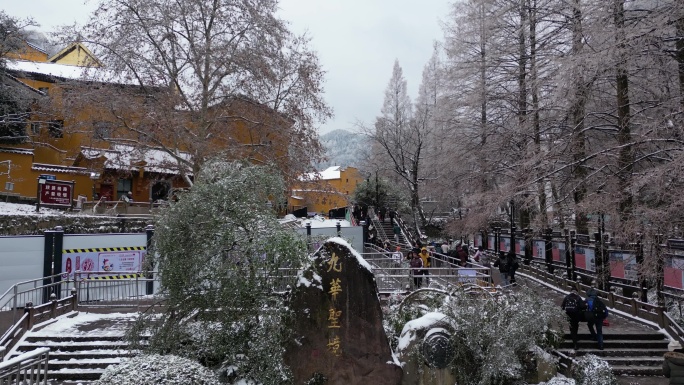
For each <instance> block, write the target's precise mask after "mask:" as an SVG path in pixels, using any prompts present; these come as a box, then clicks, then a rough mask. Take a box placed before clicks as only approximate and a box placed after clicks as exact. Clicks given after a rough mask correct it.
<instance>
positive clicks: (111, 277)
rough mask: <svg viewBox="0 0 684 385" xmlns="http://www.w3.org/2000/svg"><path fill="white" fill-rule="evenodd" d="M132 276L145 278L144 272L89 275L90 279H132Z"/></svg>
mask: <svg viewBox="0 0 684 385" xmlns="http://www.w3.org/2000/svg"><path fill="white" fill-rule="evenodd" d="M132 278H145V274H143V273H137V274H119V275H97V276H94V277H89V278H87V279H90V280H109V279H112V280H113V279H132Z"/></svg>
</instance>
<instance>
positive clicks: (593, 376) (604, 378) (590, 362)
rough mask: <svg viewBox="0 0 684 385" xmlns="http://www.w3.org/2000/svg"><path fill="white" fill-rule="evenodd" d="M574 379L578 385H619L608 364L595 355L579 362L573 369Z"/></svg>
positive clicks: (584, 357)
mask: <svg viewBox="0 0 684 385" xmlns="http://www.w3.org/2000/svg"><path fill="white" fill-rule="evenodd" d="M572 377H573V378H574V379H575V380H577V385H617V383H618V382H617V378H615V375H614V374H613V372H612V370H611V369H610V365H608V363H607V362H606V361H604V360H602V359H600V358H598V357H597V356H595V355H593V354H587V355H586V356H583V357H581V358H579V359H578V360H577V364H576V365H575V366H573V368H572Z"/></svg>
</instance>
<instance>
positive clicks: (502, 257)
mask: <svg viewBox="0 0 684 385" xmlns="http://www.w3.org/2000/svg"><path fill="white" fill-rule="evenodd" d="M493 266H494V267H498V268H499V277H500V278H501V283H500V285H501V286H508V285H510V284H511V283H510V282H508V261H507V260H506V254H504V252H503V251H500V252H499V259H497V260H496V261H494V265H493Z"/></svg>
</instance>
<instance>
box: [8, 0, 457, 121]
mask: <svg viewBox="0 0 684 385" xmlns="http://www.w3.org/2000/svg"><path fill="white" fill-rule="evenodd" d="M452 2H453V0H422V1H419V0H280V7H281V17H282V18H283V19H285V20H288V21H290V23H291V27H292V30H293V31H294V32H296V33H302V32H305V31H308V34H309V35H310V36H311V38H312V46H313V48H314V49H315V50H316V51H317V52H318V54H319V58H320V60H321V64H322V66H323V68H324V70H325V71H326V72H327V74H326V85H325V90H326V95H325V97H326V100H327V102H328V104H329V105H330V106H331V107H332V108H333V109H334V111H335V117H334V118H333V119H332V120H330V121H328V122H327V123H326V124H325V125H323V126H322V127H321V129H320V133H326V132H329V131H332V130H335V129H345V130H350V131H354V130H355V127H354V126H355V123H356V122H357V121H361V122H363V123H366V124H372V122H373V121H374V119H375V117H376V116H377V115H378V114H379V113H380V108H381V107H382V101H383V98H384V91H385V88H386V86H387V82H388V81H389V79H390V76H391V75H392V66H393V65H394V60H395V59H398V60H399V64H400V65H401V66H402V68H403V70H404V77H405V78H406V80H407V82H408V87H409V93H410V94H411V97H412V98H414V97H415V96H416V93H417V90H418V86H419V84H420V79H421V74H422V71H423V66H424V65H425V63H426V62H427V61H428V59H429V58H430V55H431V54H432V47H433V42H434V41H435V40H441V39H442V29H441V21H444V20H446V18H447V15H448V12H449V8H450V7H449V4H450V3H452ZM95 3H96V2H95V1H94V0H88V1H86V0H25V1H19V0H0V5H1V7H0V9H2V10H4V12H5V13H7V14H8V15H10V16H14V17H20V18H23V17H27V16H31V17H33V18H34V19H35V20H36V21H37V22H38V23H39V24H40V25H41V28H40V29H41V30H42V31H45V32H49V31H51V30H52V29H53V28H54V27H55V26H57V25H60V24H72V23H74V22H77V23H84V22H85V21H86V20H87V18H88V15H89V13H90V12H91V11H92V10H93V9H94V6H95Z"/></svg>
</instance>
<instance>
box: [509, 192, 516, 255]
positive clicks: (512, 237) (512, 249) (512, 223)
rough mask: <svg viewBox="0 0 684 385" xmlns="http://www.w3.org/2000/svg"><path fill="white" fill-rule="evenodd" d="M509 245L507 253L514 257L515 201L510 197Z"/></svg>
mask: <svg viewBox="0 0 684 385" xmlns="http://www.w3.org/2000/svg"><path fill="white" fill-rule="evenodd" d="M510 204H511V247H510V249H509V251H508V253H509V254H510V255H511V256H513V257H515V230H516V228H515V202H514V201H513V199H511V202H510Z"/></svg>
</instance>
